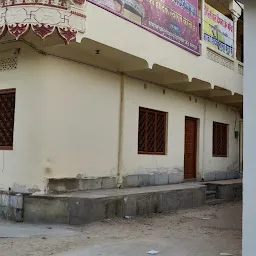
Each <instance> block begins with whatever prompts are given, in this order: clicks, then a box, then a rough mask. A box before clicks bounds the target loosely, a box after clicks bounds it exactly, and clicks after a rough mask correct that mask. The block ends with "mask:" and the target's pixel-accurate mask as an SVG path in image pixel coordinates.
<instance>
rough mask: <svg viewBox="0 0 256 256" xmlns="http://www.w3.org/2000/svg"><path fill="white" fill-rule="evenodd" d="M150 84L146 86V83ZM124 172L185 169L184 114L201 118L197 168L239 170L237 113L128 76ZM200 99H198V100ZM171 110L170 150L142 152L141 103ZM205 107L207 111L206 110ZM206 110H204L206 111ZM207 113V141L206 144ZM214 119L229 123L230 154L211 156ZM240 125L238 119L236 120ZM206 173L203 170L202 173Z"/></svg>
mask: <svg viewBox="0 0 256 256" xmlns="http://www.w3.org/2000/svg"><path fill="white" fill-rule="evenodd" d="M145 84H146V85H147V89H145V88H144V85H145ZM190 98H191V100H190ZM124 99H125V100H124V150H123V170H122V173H123V174H124V175H128V174H135V173H145V172H154V171H172V170H177V169H178V170H182V171H183V165H184V125H185V116H190V117H194V118H198V119H199V145H198V146H199V147H198V150H199V152H198V153H199V157H198V172H199V171H200V172H203V171H204V172H213V171H227V170H238V162H239V154H238V145H239V144H238V140H237V139H235V138H234V129H235V123H236V119H238V118H239V117H238V115H236V113H235V112H233V111H232V109H231V108H230V107H227V106H224V105H222V104H217V108H216V103H215V102H209V101H207V100H204V99H201V98H195V97H194V96H189V95H187V94H183V93H179V92H175V91H172V90H166V92H165V94H163V88H160V87H158V86H154V85H152V84H148V83H143V82H141V81H138V80H134V79H130V78H127V79H126V83H125V90H124ZM196 101H197V102H196ZM140 106H141V107H146V108H151V109H156V110H161V111H165V112H168V129H167V137H168V142H167V154H166V155H164V156H159V155H157V156H152V155H139V154H138V153H137V150H138V149H137V144H138V113H139V107H140ZM205 109H206V111H204V110H205ZM204 112H205V113H204ZM204 115H205V143H204V145H203V130H204ZM213 121H216V122H221V123H226V124H229V152H228V157H227V158H219V157H212V128H213ZM236 125H237V128H238V127H239V122H238V120H237V124H236ZM202 175H203V173H202Z"/></svg>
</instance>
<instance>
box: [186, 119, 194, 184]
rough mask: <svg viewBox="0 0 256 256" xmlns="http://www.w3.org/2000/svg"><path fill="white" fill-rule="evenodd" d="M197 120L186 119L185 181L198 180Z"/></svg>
mask: <svg viewBox="0 0 256 256" xmlns="http://www.w3.org/2000/svg"><path fill="white" fill-rule="evenodd" d="M196 166H197V119H196V118H192V117H185V145H184V179H195V178H196Z"/></svg>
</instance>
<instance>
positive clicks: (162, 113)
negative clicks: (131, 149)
mask: <svg viewBox="0 0 256 256" xmlns="http://www.w3.org/2000/svg"><path fill="white" fill-rule="evenodd" d="M140 111H144V112H146V114H148V113H153V114H155V120H156V115H157V114H161V115H163V116H164V146H163V147H164V151H163V152H156V137H157V136H156V126H157V122H155V127H154V152H149V151H146V150H145V151H139V131H140V127H139V125H140ZM147 122H148V121H146V124H145V126H146V130H147ZM166 132H167V112H164V111H160V110H155V109H150V108H144V107H139V117H138V140H137V141H138V146H137V152H138V154H139V155H161V156H164V155H166V151H167V150H166V140H167V134H166ZM144 143H145V148H146V146H147V131H146V133H145V138H144Z"/></svg>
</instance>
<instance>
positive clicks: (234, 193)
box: [203, 179, 243, 201]
mask: <svg viewBox="0 0 256 256" xmlns="http://www.w3.org/2000/svg"><path fill="white" fill-rule="evenodd" d="M203 184H205V185H206V186H207V190H210V191H215V192H216V198H218V199H223V200H226V201H231V200H241V199H242V197H243V181H242V179H236V180H219V181H211V182H204V183H203Z"/></svg>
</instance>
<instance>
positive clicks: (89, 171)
mask: <svg viewBox="0 0 256 256" xmlns="http://www.w3.org/2000/svg"><path fill="white" fill-rule="evenodd" d="M44 64H45V65H44V68H45V73H46V74H47V76H46V77H45V80H44V89H43V92H42V94H41V97H42V99H43V101H44V102H45V103H46V104H45V105H44V110H43V117H42V120H44V123H43V127H44V132H43V141H42V142H43V145H42V154H43V159H44V161H46V162H47V160H48V162H50V163H49V167H50V169H51V171H50V172H49V173H48V174H47V176H48V177H76V176H77V175H78V174H80V175H82V176H87V177H89V176H95V177H97V176H110V175H116V173H117V155H118V129H119V95H120V77H119V76H117V75H116V74H112V73H109V72H104V71H101V70H100V69H95V68H91V67H88V66H86V65H80V64H75V63H72V62H68V61H62V60H58V59H54V58H52V57H46V58H45V60H44Z"/></svg>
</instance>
